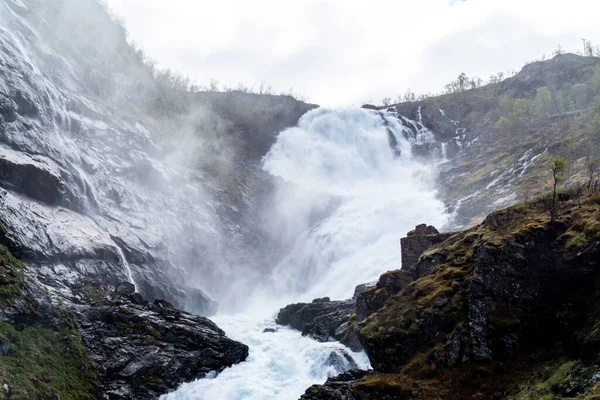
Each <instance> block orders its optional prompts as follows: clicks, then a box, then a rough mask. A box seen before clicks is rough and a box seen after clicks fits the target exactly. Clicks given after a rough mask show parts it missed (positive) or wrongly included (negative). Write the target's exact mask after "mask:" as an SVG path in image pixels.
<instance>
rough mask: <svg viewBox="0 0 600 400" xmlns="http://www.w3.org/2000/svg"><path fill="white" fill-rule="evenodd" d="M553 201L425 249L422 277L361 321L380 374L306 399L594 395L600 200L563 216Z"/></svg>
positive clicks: (496, 216)
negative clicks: (335, 393) (554, 212)
mask: <svg viewBox="0 0 600 400" xmlns="http://www.w3.org/2000/svg"><path fill="white" fill-rule="evenodd" d="M579 203H580V204H579ZM546 204H547V203H546V202H544V201H537V202H530V203H526V204H521V205H519V206H515V207H512V208H509V209H506V210H502V211H499V212H496V213H493V214H491V215H489V216H488V217H487V218H486V219H485V221H484V222H483V223H482V224H481V225H478V226H476V227H474V228H471V229H469V230H467V231H464V232H459V233H456V234H454V235H452V236H451V237H449V238H448V239H447V240H445V241H444V242H443V243H441V244H437V245H434V246H432V247H431V248H430V249H428V250H426V251H425V252H424V253H423V254H422V255H421V257H420V258H419V261H418V262H417V264H416V268H415V271H416V272H415V280H414V281H412V282H410V283H408V282H407V283H405V284H403V285H398V286H397V287H396V291H395V294H392V295H391V297H390V298H389V299H388V300H387V301H386V302H385V304H384V305H383V306H382V307H381V308H379V309H378V310H375V311H374V312H372V313H371V314H370V315H368V316H361V319H360V320H358V321H356V324H357V325H358V329H359V330H358V339H359V340H360V342H361V343H362V345H363V346H364V348H365V349H366V351H367V353H368V355H369V359H370V360H371V363H372V365H373V368H374V370H375V372H373V373H370V374H367V375H366V376H364V377H360V376H359V377H356V376H350V375H349V376H348V377H347V379H346V384H345V385H343V383H342V382H343V381H344V379H345V378H344V379H341V378H343V377H340V379H338V380H337V381H335V380H334V381H332V382H331V385H333V386H331V385H330V384H329V383H327V384H326V385H325V387H324V388H323V389H321V388H319V387H313V388H311V389H310V390H309V391H307V393H306V394H305V396H304V397H303V398H307V399H312V398H314V399H318V398H326V397H322V396H323V395H324V394H326V393H328V391H331V388H332V387H337V386H340V387H343V388H345V389H344V390H348V388H351V392H350V394H349V395H348V396H347V397H333V398H350V399H352V398H354V399H383V398H385V399H388V398H389V399H409V398H410V399H421V398H422V399H431V398H441V399H464V398H512V399H529V398H531V399H533V398H567V397H569V398H572V397H577V396H579V397H578V398H581V399H583V398H594V397H593V396H595V395H597V387H596V386H594V385H595V384H596V382H597V377H596V376H597V375H596V374H597V371H598V370H600V364H599V363H598V349H597V348H596V347H597V343H596V342H597V340H596V339H597V338H596V333H597V332H596V327H597V324H598V313H597V306H596V297H597V296H598V294H599V292H598V287H599V286H598V283H599V282H600V280H599V279H600V275H599V274H598V272H599V271H600V270H599V269H598V267H599V260H600V258H599V255H600V224H599V223H598V221H599V220H600V214H599V212H600V207H599V204H600V199H599V198H598V195H592V194H590V195H588V196H587V197H585V198H584V199H583V200H582V201H576V200H567V201H566V202H564V203H562V204H561V210H560V212H559V218H558V219H557V221H556V222H555V223H551V222H550V221H549V219H550V218H549V214H548V209H547V205H546ZM372 290H373V289H372ZM366 293H368V292H364V293H363V294H366ZM357 312H358V308H357ZM584 371H585V372H584ZM320 396H321V397H320Z"/></svg>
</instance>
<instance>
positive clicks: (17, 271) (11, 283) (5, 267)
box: [0, 245, 25, 307]
mask: <svg viewBox="0 0 600 400" xmlns="http://www.w3.org/2000/svg"><path fill="white" fill-rule="evenodd" d="M24 280H25V272H24V265H23V264H22V263H21V262H20V261H19V260H17V259H16V258H15V257H14V256H13V255H12V254H11V252H10V251H9V250H8V249H7V248H6V247H4V246H2V245H0V307H6V306H8V305H10V304H12V303H13V302H14V301H15V300H16V299H17V297H19V295H20V293H21V289H22V287H23V283H24Z"/></svg>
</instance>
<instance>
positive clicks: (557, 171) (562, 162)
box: [550, 157, 569, 222]
mask: <svg viewBox="0 0 600 400" xmlns="http://www.w3.org/2000/svg"><path fill="white" fill-rule="evenodd" d="M568 165H569V163H568V162H567V160H566V159H565V158H564V157H554V158H553V159H552V161H551V162H550V169H551V170H552V178H553V179H554V189H553V190H552V208H551V209H550V221H551V222H554V220H555V219H556V187H557V186H558V182H560V181H562V180H563V178H564V174H565V171H566V170H567V166H568Z"/></svg>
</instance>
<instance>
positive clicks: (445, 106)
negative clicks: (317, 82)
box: [391, 54, 600, 226]
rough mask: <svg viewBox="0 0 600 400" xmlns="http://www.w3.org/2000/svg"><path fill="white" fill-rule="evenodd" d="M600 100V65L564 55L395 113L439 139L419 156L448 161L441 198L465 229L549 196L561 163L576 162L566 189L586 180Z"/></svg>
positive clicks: (594, 153)
mask: <svg viewBox="0 0 600 400" xmlns="http://www.w3.org/2000/svg"><path fill="white" fill-rule="evenodd" d="M599 95H600V64H599V59H598V58H595V57H583V56H577V55H574V54H563V55H558V56H555V57H554V58H552V59H550V60H548V61H540V62H535V63H532V64H529V65H527V66H525V67H524V68H523V69H522V70H521V71H520V72H519V73H518V74H517V75H515V76H513V77H511V78H508V79H506V80H504V81H502V82H499V83H494V84H489V85H486V86H483V87H480V88H476V89H466V88H465V89H464V90H456V91H455V92H454V93H451V94H447V95H443V96H439V97H432V98H428V99H426V100H424V101H420V102H414V103H403V104H397V105H394V106H392V107H391V108H392V109H395V110H397V111H398V112H399V113H400V114H401V115H403V116H405V117H408V118H410V119H414V120H417V121H421V122H422V124H423V125H424V126H425V127H426V128H428V129H430V130H431V131H432V132H433V133H434V134H435V136H436V141H437V143H435V144H433V145H432V144H425V145H423V146H417V148H415V149H414V150H413V152H414V153H415V154H416V155H422V156H425V155H428V154H432V153H434V152H436V151H437V152H438V154H443V155H444V156H445V157H446V158H447V160H448V161H447V162H445V163H443V164H441V165H440V167H439V169H440V176H439V179H438V183H439V186H440V196H441V198H442V199H444V201H446V202H447V204H448V207H449V210H450V211H451V212H454V213H455V214H456V217H457V219H456V225H457V226H459V225H464V224H469V223H470V221H473V220H474V219H479V220H481V218H483V217H484V216H485V213H486V212H489V211H493V210H495V209H498V208H500V207H503V206H506V205H509V204H513V203H516V202H519V201H523V200H527V199H530V198H533V197H535V196H537V195H540V194H541V193H544V192H545V191H547V190H549V189H550V187H551V182H550V179H549V178H550V176H549V175H548V164H549V160H551V159H552V158H553V157H555V156H563V157H565V158H567V160H568V161H569V163H570V168H569V171H568V173H567V182H566V184H567V186H573V185H575V184H576V183H577V182H584V181H587V179H588V173H587V168H586V158H587V157H591V158H592V159H593V160H595V159H597V158H599V157H600V125H599V124H598V117H597V115H598V113H599V110H600V97H599ZM597 167H598V166H596V168H597Z"/></svg>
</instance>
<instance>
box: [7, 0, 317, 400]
mask: <svg viewBox="0 0 600 400" xmlns="http://www.w3.org/2000/svg"><path fill="white" fill-rule="evenodd" d="M0 20H1V21H2V28H3V29H2V30H1V31H0V244H2V245H6V246H7V247H10V248H11V249H12V250H13V252H14V253H15V254H16V255H18V256H19V258H20V259H21V260H22V262H23V263H24V264H25V265H26V268H25V269H23V271H22V272H19V273H18V274H17V275H16V276H7V277H3V276H1V274H0V320H1V321H3V322H5V323H6V324H7V326H6V329H7V330H8V329H13V328H14V327H18V328H22V327H27V328H32V329H33V328H35V329H37V328H40V329H49V330H53V329H56V331H57V332H59V331H61V332H62V330H64V329H68V334H69V335H72V336H73V337H78V338H79V337H80V336H82V337H83V341H82V342H83V344H84V346H85V349H83V348H82V349H81V350H82V353H85V351H86V350H87V351H89V352H90V356H91V357H92V358H93V360H94V361H95V362H96V363H97V364H98V366H99V367H100V371H99V374H100V377H99V383H98V382H94V384H96V383H98V385H100V387H101V390H102V391H104V392H105V393H106V395H107V396H108V398H123V399H125V398H153V397H156V396H158V395H159V394H161V393H164V392H165V391H167V390H170V389H172V388H174V387H175V386H176V385H178V384H180V383H181V382H184V381H186V380H191V379H195V378H198V377H202V376H203V375H204V374H205V373H206V372H207V371H217V372H218V371H220V370H221V369H223V368H224V367H226V366H229V365H232V364H233V363H236V362H239V361H242V360H243V359H245V357H246V355H247V348H246V347H245V346H244V345H242V344H240V343H237V342H233V341H231V340H229V339H227V338H226V337H225V336H224V334H223V332H222V331H220V330H219V329H218V328H217V327H216V326H215V325H214V324H213V323H211V322H210V321H208V320H206V319H204V318H201V317H194V316H192V315H190V314H186V313H184V312H182V311H176V310H175V308H177V309H185V310H186V311H188V312H192V313H195V314H200V315H205V316H206V315H212V314H214V313H215V312H216V310H217V303H216V301H215V300H214V299H213V298H211V296H209V295H208V294H207V293H206V292H204V291H203V290H202V288H206V287H209V286H210V287H211V289H213V290H214V291H213V292H211V294H212V295H213V296H215V297H217V296H219V295H221V294H222V293H218V290H223V291H228V290H229V288H228V287H226V285H224V284H223V285H220V284H219V282H228V279H229V277H228V275H227V274H228V273H231V272H230V270H229V268H227V267H228V265H229V264H232V265H241V264H243V265H248V266H249V267H248V269H249V270H251V271H249V272H251V273H255V274H256V275H257V276H260V274H261V273H264V272H265V271H261V270H260V268H256V270H254V269H253V268H252V267H254V266H258V265H264V264H265V263H264V257H263V256H264V252H263V250H264V248H262V247H261V243H263V242H264V240H262V239H263V232H262V231H261V230H260V228H257V227H258V226H259V225H260V224H259V223H258V222H259V221H258V219H259V218H260V213H259V212H258V210H259V204H260V203H261V199H262V198H263V197H265V196H268V195H269V193H270V191H271V190H273V185H274V183H273V181H272V180H271V178H270V177H269V176H267V174H266V173H264V172H262V171H261V170H260V165H259V160H260V158H261V157H262V156H263V155H264V153H265V152H266V149H268V148H269V147H270V145H271V144H272V143H273V141H274V140H275V134H276V133H277V132H279V131H281V130H283V129H284V128H287V127H289V126H293V125H295V124H296V123H297V121H298V119H299V118H300V117H301V116H302V115H303V114H304V113H306V112H307V111H308V110H310V109H312V108H314V107H315V106H314V105H310V104H306V103H304V102H301V101H297V100H295V99H293V98H292V97H290V96H259V95H253V94H247V93H220V94H219V93H192V92H190V91H188V90H187V87H185V85H181V84H177V79H171V78H169V77H168V76H167V75H161V74H159V73H157V71H155V70H153V69H152V67H150V66H149V65H147V64H145V63H144V59H143V57H142V56H141V55H140V53H138V52H136V50H135V49H133V48H132V47H131V46H130V45H129V44H128V42H127V39H126V33H125V30H124V28H123V27H122V26H120V25H119V24H118V23H116V22H115V21H114V20H113V19H112V18H111V16H110V14H109V13H108V12H107V11H106V9H105V8H103V6H102V5H101V4H100V3H99V2H97V1H95V0H81V1H77V2H71V1H66V0H57V1H52V2H37V1H31V0H23V1H2V0H0ZM254 145H255V146H254ZM262 246H263V247H264V246H266V245H264V243H263V244H262ZM234 250H235V251H234ZM240 259H243V260H244V263H241V262H239V260H240ZM258 260H260V262H258ZM268 267H269V265H266V266H265V267H264V268H265V269H266V268H268ZM2 268H3V266H2V265H0V270H1V269H2ZM17 277H18V278H19V279H16V278H17ZM13 281H15V282H17V283H18V285H17V284H14V282H13ZM7 282H8V283H10V285H9V284H7ZM24 282H27V284H25V283H24ZM123 282H125V283H123ZM7 287H10V289H11V290H10V292H9V291H8V290H7V289H6V288H7ZM117 288H118V289H117ZM222 288H223V289H222ZM115 289H117V291H118V295H116V294H114V293H113V292H114V291H115ZM146 300H148V301H150V303H151V304H148V303H147V301H146ZM154 300H160V301H158V302H157V303H154ZM55 311H56V312H57V313H59V314H61V313H68V314H69V315H71V314H72V315H74V317H73V318H68V320H65V319H60V318H55V317H56V316H55V315H54V314H53V313H54V312H55ZM59 325H60V326H59ZM78 328H79V329H81V332H78V331H77V329H78ZM43 332H45V331H43ZM77 349H80V346H78V347H77ZM92 364H93V363H92ZM86 365H87V364H86ZM28 396H29V397H27V396H24V398H48V397H50V395H48V396H46V393H45V392H44V393H42V392H40V393H30V394H29V395H28ZM75 397H77V396H75ZM82 397H83V396H82Z"/></svg>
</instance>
